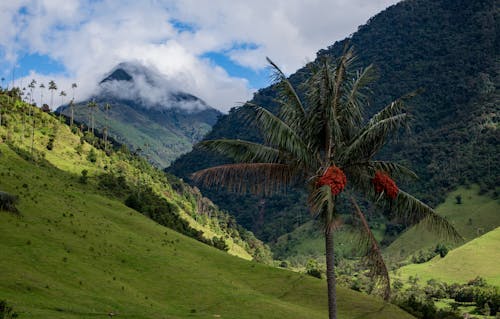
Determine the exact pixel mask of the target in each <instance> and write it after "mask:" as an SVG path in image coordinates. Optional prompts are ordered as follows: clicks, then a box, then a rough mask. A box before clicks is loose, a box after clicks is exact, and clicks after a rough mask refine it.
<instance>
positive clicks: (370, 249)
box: [351, 197, 391, 300]
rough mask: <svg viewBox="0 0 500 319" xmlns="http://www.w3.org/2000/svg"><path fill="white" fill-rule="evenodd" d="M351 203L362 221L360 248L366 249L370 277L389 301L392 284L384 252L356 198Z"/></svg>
mask: <svg viewBox="0 0 500 319" xmlns="http://www.w3.org/2000/svg"><path fill="white" fill-rule="evenodd" d="M351 203H352V205H353V207H354V212H355V214H356V217H357V218H358V219H359V221H360V231H361V239H360V246H361V247H365V249H366V254H365V261H366V263H367V265H368V267H369V269H370V276H371V277H372V278H376V279H377V281H378V283H379V284H381V285H382V286H383V293H382V296H383V298H384V300H389V297H390V294H391V282H390V278H389V271H388V270H387V266H386V264H385V261H384V258H383V256H382V252H381V250H380V247H379V245H378V243H377V240H376V239H375V236H373V233H372V231H371V229H370V226H369V225H368V222H367V221H366V218H365V215H364V214H363V212H362V211H361V209H360V208H359V206H358V204H357V203H356V200H355V199H354V197H351Z"/></svg>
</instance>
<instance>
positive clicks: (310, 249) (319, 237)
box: [273, 221, 385, 264]
mask: <svg viewBox="0 0 500 319" xmlns="http://www.w3.org/2000/svg"><path fill="white" fill-rule="evenodd" d="M376 227H377V228H373V229H372V231H373V234H374V235H375V237H376V238H377V240H379V241H380V240H382V238H383V235H384V230H385V225H383V224H381V223H376ZM359 240H360V238H359V236H358V234H357V232H353V231H352V228H350V227H349V226H344V227H342V228H340V229H339V230H338V231H336V233H335V251H336V253H337V254H339V255H340V256H348V257H352V256H356V255H357V254H358V253H359V246H358V245H359ZM324 245H325V240H324V237H323V234H322V232H321V229H319V228H318V226H317V225H315V224H314V222H313V221H309V222H307V223H305V224H303V225H301V226H299V227H297V228H296V229H294V230H293V231H292V232H290V233H289V234H286V235H283V236H281V237H280V238H278V240H277V242H276V243H275V244H273V251H278V252H279V255H280V257H281V258H282V259H286V260H289V261H291V262H292V263H298V264H305V263H306V262H307V260H308V259H310V258H314V259H318V261H320V262H323V261H324Z"/></svg>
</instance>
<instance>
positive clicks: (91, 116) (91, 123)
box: [87, 100, 97, 134]
mask: <svg viewBox="0 0 500 319" xmlns="http://www.w3.org/2000/svg"><path fill="white" fill-rule="evenodd" d="M87 107H88V108H89V127H90V128H91V132H92V134H94V110H95V108H96V107H97V103H96V102H95V100H92V101H90V102H88V103H87Z"/></svg>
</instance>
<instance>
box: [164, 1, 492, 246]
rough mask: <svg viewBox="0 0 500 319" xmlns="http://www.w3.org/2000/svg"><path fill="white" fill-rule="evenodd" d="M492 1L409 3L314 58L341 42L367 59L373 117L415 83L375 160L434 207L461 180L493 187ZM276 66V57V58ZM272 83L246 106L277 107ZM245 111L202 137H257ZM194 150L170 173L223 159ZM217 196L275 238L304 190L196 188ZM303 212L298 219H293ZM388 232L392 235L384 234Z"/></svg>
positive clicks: (287, 225) (291, 222) (296, 222)
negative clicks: (402, 120)
mask: <svg viewBox="0 0 500 319" xmlns="http://www.w3.org/2000/svg"><path fill="white" fill-rule="evenodd" d="M496 7H497V1H495V0H485V1H469V0H458V1H457V0H437V1H434V0H407V1H401V2H400V3H398V4H396V5H394V6H391V7H389V8H387V9H386V10H384V11H383V12H381V13H379V14H377V15H376V16H374V17H373V18H371V19H370V20H369V21H368V23H367V24H365V25H363V26H360V27H359V29H358V31H357V32H355V33H354V34H353V35H352V36H351V37H349V38H348V39H345V40H344V41H339V42H336V43H334V44H333V45H332V46H330V47H328V48H326V49H323V50H320V51H319V52H318V59H322V58H323V57H338V56H340V54H341V53H342V50H343V49H344V47H345V45H346V43H347V42H348V43H349V44H350V45H352V46H353V47H354V49H355V52H356V54H357V56H358V60H357V62H358V63H359V65H360V66H367V65H370V64H373V65H374V67H375V68H376V69H377V71H378V79H377V81H376V82H375V83H374V84H373V85H372V91H373V95H371V100H370V105H371V106H370V108H369V109H367V110H366V113H367V114H373V113H374V112H376V111H378V110H379V109H381V108H382V107H384V106H385V105H386V103H388V102H390V101H391V100H392V99H394V98H396V97H399V96H402V95H405V94H407V93H409V92H413V91H415V90H418V89H422V90H421V91H420V93H419V94H418V96H417V97H416V98H414V99H412V100H410V101H409V102H408V104H409V112H410V114H411V115H412V120H411V122H410V124H411V132H405V133H404V135H402V137H401V138H400V139H395V140H396V142H394V143H391V144H390V145H388V146H387V147H386V148H385V152H384V153H383V154H382V155H381V156H380V159H389V160H394V161H399V162H401V163H402V164H405V165H406V166H408V167H411V168H412V169H414V170H415V171H416V172H417V174H418V175H419V177H420V180H419V181H417V182H412V183H407V184H408V185H406V183H405V181H396V182H397V183H398V184H401V185H402V187H404V188H405V189H408V190H409V191H411V192H412V193H413V194H415V195H417V197H418V198H421V199H423V200H424V201H425V202H426V203H428V204H430V205H432V206H436V205H437V204H439V203H441V202H442V201H443V200H444V198H445V196H446V194H447V193H448V192H450V191H452V190H453V189H455V188H456V187H458V186H459V185H467V184H473V183H477V184H479V185H480V187H481V189H482V190H483V191H485V192H487V191H490V192H493V191H494V189H495V187H498V186H499V185H500V184H499V180H498V176H500V171H499V170H500V165H495V156H496V155H497V154H499V153H500V141H499V136H500V135H499V134H498V127H499V126H498V123H499V118H500V114H499V110H498V100H499V92H498V87H499V85H498V83H499V73H498V70H500V68H499V66H498V56H499V52H498V49H499V46H498V41H497V32H496V31H495V30H497V29H498V21H500V19H499V18H498V13H499V11H498V10H496ZM276 62H277V63H278V64H279V62H280V61H276ZM309 73H310V72H309V70H308V67H307V66H306V67H304V68H302V69H300V70H298V71H297V72H296V73H294V74H292V75H290V81H291V82H292V83H293V84H294V86H295V87H299V85H300V83H302V82H304V80H305V79H306V78H307V77H308V74H309ZM276 92H277V91H276V88H275V87H274V86H272V85H271V86H270V87H268V88H265V89H262V90H260V91H259V92H258V93H257V94H255V96H254V98H253V100H252V101H251V102H252V103H254V104H257V105H261V106H263V107H266V108H268V109H270V110H271V111H276V110H277V104H276V103H275V102H274V99H275V98H276V97H277V96H276V94H277V93H276ZM244 123H245V121H244V108H234V109H232V110H231V112H230V113H229V114H228V115H227V116H223V117H221V118H220V119H219V121H218V122H217V123H216V124H215V125H214V127H213V129H212V131H211V132H210V133H209V134H208V135H207V137H206V139H217V138H224V137H226V138H239V139H244V140H254V141H257V140H259V139H260V136H259V132H257V130H256V129H255V128H254V127H252V126H248V125H245V124H244ZM225 161H227V159H223V158H220V157H216V156H207V154H206V152H202V151H201V150H197V149H196V148H195V149H194V150H193V151H192V152H190V153H188V154H186V155H185V156H182V157H181V158H180V159H178V160H177V161H176V162H174V163H173V164H172V165H171V167H170V168H169V171H170V172H172V173H174V174H176V175H178V176H181V177H183V178H185V179H186V180H188V177H189V175H190V174H191V173H192V172H193V171H197V170H199V169H203V168H206V167H210V166H214V165H216V164H219V163H224V162H225ZM202 191H203V193H204V194H206V195H207V196H208V197H209V198H211V199H212V200H213V201H214V202H215V203H217V204H218V205H220V207H223V208H225V209H227V210H228V211H230V212H231V213H232V214H234V216H235V217H236V218H237V220H238V222H240V223H241V224H242V225H244V226H245V227H247V228H248V229H250V230H252V231H253V232H254V233H255V234H256V235H257V237H259V238H260V239H262V240H264V241H265V242H269V243H271V242H274V241H276V240H277V238H278V237H280V236H282V235H284V234H287V233H290V232H291V231H293V229H295V228H296V227H297V226H300V225H301V224H303V223H304V222H306V221H307V220H308V219H307V218H306V216H307V211H308V210H307V207H306V205H305V200H304V197H305V196H303V194H299V193H294V192H289V193H287V195H286V196H274V197H266V198H258V197H255V196H237V195H234V194H229V193H227V192H221V191H219V190H217V191H211V190H207V189H202ZM298 216H302V218H298ZM386 237H387V239H393V238H394V236H393V235H392V234H389V233H388V234H387V236H386Z"/></svg>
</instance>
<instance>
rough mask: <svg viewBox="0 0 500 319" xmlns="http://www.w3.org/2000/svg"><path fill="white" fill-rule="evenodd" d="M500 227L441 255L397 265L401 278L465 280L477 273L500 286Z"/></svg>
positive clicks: (422, 280)
mask: <svg viewBox="0 0 500 319" xmlns="http://www.w3.org/2000/svg"><path fill="white" fill-rule="evenodd" d="M498 247H500V227H498V228H496V229H494V230H492V231H490V232H488V233H486V234H484V235H482V236H480V237H478V238H476V239H474V240H472V241H470V242H468V243H467V244H465V245H463V246H460V247H458V248H456V249H454V250H452V251H450V252H449V253H448V254H447V255H446V256H445V257H444V258H441V257H439V256H436V257H434V258H433V259H432V260H431V261H429V262H426V263H423V264H412V265H408V266H405V267H402V268H400V269H398V271H397V274H398V276H400V277H401V278H403V279H407V278H409V277H410V276H413V277H418V278H419V279H420V280H421V282H426V281H427V280H429V279H438V280H441V281H445V282H448V283H454V282H457V283H466V282H468V281H469V280H472V279H474V278H475V277H477V276H481V277H483V278H484V279H486V281H487V282H488V283H489V284H491V285H495V286H497V287H500V270H499V268H498V260H500V250H498Z"/></svg>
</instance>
